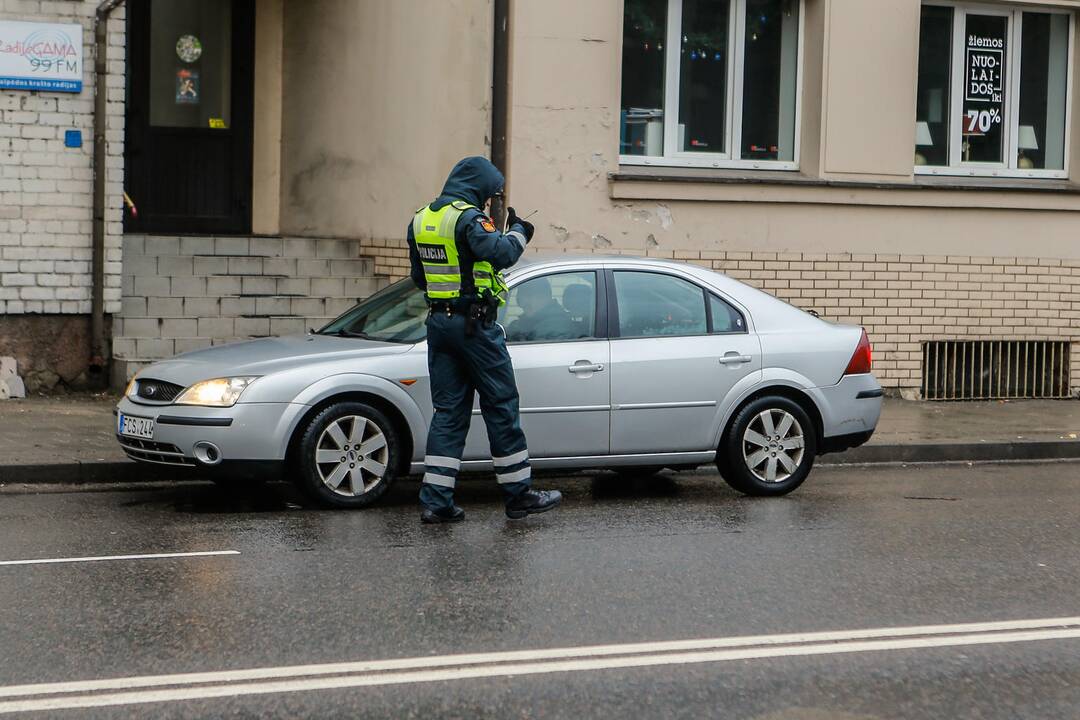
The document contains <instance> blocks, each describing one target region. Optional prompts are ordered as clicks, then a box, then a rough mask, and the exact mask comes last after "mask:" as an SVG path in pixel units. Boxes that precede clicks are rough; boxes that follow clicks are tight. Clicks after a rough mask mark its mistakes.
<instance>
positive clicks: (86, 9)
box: [0, 0, 125, 315]
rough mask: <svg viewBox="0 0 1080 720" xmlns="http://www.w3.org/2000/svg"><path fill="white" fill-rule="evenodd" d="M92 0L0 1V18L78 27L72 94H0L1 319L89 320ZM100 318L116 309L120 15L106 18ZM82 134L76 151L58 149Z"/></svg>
mask: <svg viewBox="0 0 1080 720" xmlns="http://www.w3.org/2000/svg"><path fill="white" fill-rule="evenodd" d="M98 2H99V0H66V1H65V2H55V1H52V2H50V1H49V0H0V20H24V21H32V22H58V23H75V22H77V23H80V24H81V25H82V26H83V90H82V92H81V93H79V94H74V93H57V92H30V91H25V90H18V91H16V90H0V314H12V315H15V314H22V313H89V312H90V291H91V275H90V260H91V242H92V241H91V237H92V212H93V211H92V207H93V178H94V168H93V156H94V52H95V48H94V11H95V9H96V8H97V5H98ZM108 29H109V35H108V38H109V77H108V82H107V84H106V86H107V92H108V97H107V100H108V110H107V115H108V117H107V124H106V136H107V145H106V152H107V154H108V160H107V164H108V166H109V169H108V182H107V185H106V197H105V202H106V226H105V312H107V313H116V312H119V311H120V284H121V253H122V232H123V230H122V215H121V212H122V206H123V196H122V193H123V181H124V178H123V173H124V171H123V154H124V137H123V136H124V52H125V39H124V7H123V6H122V5H121V6H120V7H119V8H117V9H116V10H114V11H113V14H112V16H111V18H110V20H109V28H108ZM66 130H80V131H82V136H83V146H82V147H81V148H69V147H65V146H64V132H65V131H66Z"/></svg>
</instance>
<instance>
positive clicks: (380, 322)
mask: <svg viewBox="0 0 1080 720" xmlns="http://www.w3.org/2000/svg"><path fill="white" fill-rule="evenodd" d="M427 312H428V309H427V303H425V302H424V293H423V291H422V290H420V289H419V288H417V287H416V285H414V284H413V282H412V280H409V279H407V278H406V279H405V280H400V281H398V282H396V283H394V284H393V285H391V286H390V287H387V288H384V289H382V290H380V291H379V292H377V293H375V294H374V295H372V296H371V297H369V298H367V299H366V300H364V301H363V302H361V303H360V304H359V305H357V306H356V307H354V308H352V309H350V310H347V311H346V312H345V313H344V314H342V315H340V316H339V317H338V318H336V319H335V320H332V321H331V322H330V323H329V324H327V325H325V326H323V327H322V328H321V329H320V330H318V331H317V333H318V334H319V335H338V336H341V337H357V338H363V339H365V340H378V341H381V342H393V343H418V342H420V341H422V340H423V339H424V338H425V337H427V326H426V325H425V321H426V320H427Z"/></svg>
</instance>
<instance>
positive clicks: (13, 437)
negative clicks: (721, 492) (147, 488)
mask: <svg viewBox="0 0 1080 720" xmlns="http://www.w3.org/2000/svg"><path fill="white" fill-rule="evenodd" d="M116 400H117V398H116V397H115V396H101V395H96V396H91V395H72V396H67V397H60V398H31V399H27V400H6V401H3V402H0V484H9V483H85V482H129V481H141V480H172V479H178V478H185V477H190V476H191V475H190V471H189V470H187V469H185V468H170V467H167V466H161V465H141V464H136V463H134V462H132V461H130V460H128V459H127V458H126V457H125V456H124V454H123V452H121V450H120V447H119V445H118V444H117V442H116V438H115V437H114V427H113V426H114V423H115V419H114V418H113V414H112V409H113V405H114V404H115V403H116ZM1078 436H1080V402H1077V401H1075V400H1018V401H1011V402H980V403H919V402H908V401H904V400H886V401H885V408H884V410H883V411H882V415H881V422H880V424H879V425H878V429H877V432H876V433H875V434H874V437H873V439H872V440H871V441H870V442H869V443H867V444H866V445H864V446H863V447H861V448H855V449H854V450H849V451H848V452H845V453H840V454H837V455H826V456H824V457H822V458H821V463H822V464H830V465H832V464H838V463H883V462H944V461H986V460H1049V459H1068V458H1074V459H1080V437H1078Z"/></svg>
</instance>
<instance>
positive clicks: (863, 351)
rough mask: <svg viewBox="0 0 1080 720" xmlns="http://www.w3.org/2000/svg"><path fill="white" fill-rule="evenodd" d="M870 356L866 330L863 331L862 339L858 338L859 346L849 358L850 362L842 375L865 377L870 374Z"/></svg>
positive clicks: (871, 361)
mask: <svg viewBox="0 0 1080 720" xmlns="http://www.w3.org/2000/svg"><path fill="white" fill-rule="evenodd" d="M871 355H872V353H871V351H870V338H868V337H867V336H866V330H863V331H862V337H861V338H859V345H858V347H856V348H855V354H854V355H852V356H851V362H849V363H848V365H847V370H845V371H844V374H845V375H865V374H866V373H868V372H870V367H871V366H872V365H873V358H872V357H871Z"/></svg>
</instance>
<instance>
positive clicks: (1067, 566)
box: [0, 464, 1080, 720]
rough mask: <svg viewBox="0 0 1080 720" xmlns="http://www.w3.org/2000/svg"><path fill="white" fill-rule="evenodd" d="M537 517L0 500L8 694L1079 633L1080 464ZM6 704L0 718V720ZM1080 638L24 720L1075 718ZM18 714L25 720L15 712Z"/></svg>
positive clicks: (171, 501)
mask: <svg viewBox="0 0 1080 720" xmlns="http://www.w3.org/2000/svg"><path fill="white" fill-rule="evenodd" d="M537 485H538V486H540V487H551V486H559V487H561V488H563V490H564V492H565V494H566V496H567V499H566V501H565V503H564V505H563V507H562V508H560V509H559V510H557V511H556V512H553V513H549V514H547V515H544V516H538V517H532V518H529V519H528V520H526V521H523V522H511V521H507V520H506V519H505V518H504V516H503V515H502V511H501V504H500V502H499V498H498V495H497V490H496V489H495V488H494V486H493V484H491V483H486V482H467V483H465V484H464V487H463V488H462V489H461V490H460V491H459V501H460V503H461V504H462V505H463V506H464V507H465V508H466V510H467V512H468V518H467V519H466V521H465V522H464V523H463V524H459V525H454V526H442V527H424V526H421V525H420V524H419V522H418V519H417V510H416V508H415V506H414V497H415V492H416V489H417V485H416V484H415V483H411V482H404V483H401V484H399V485H398V486H397V487H395V488H394V489H393V490H392V491H391V493H390V494H389V496H388V497H387V498H385V499H384V500H383V501H382V502H381V503H380V504H379V506H378V507H376V508H373V509H371V510H367V511H362V512H341V511H325V510H318V509H310V508H308V507H306V506H305V503H304V501H303V499H302V498H300V497H299V496H297V495H296V494H294V493H293V492H292V491H291V489H290V488H289V487H288V486H276V485H275V486H267V487H264V488H262V489H261V490H257V491H236V492H226V491H223V490H221V489H219V488H217V487H215V486H213V485H209V484H198V483H192V484H184V485H179V486H170V487H158V488H140V489H132V488H113V489H110V490H103V491H86V490H82V491H74V490H71V491H63V492H53V491H43V490H44V489H43V488H42V487H41V486H37V487H35V488H33V489H25V490H20V489H19V488H18V487H9V488H6V489H4V490H0V561H5V560H21V559H33V558H70V557H83V556H93V555H126V554H143V553H166V552H191V551H215V550H235V551H239V553H240V554H239V555H229V556H216V557H191V558H175V559H143V560H117V561H109V562H95V563H82V564H55V565H14V566H11V565H9V566H0V695H2V691H3V688H4V687H5V686H10V685H16V684H23V683H33V682H64V681H72V680H89V679H98V678H116V677H126V676H135V675H154V674H170V673H181V672H197V671H219V670H228V669H241V668H258V667H270V666H282V665H297V664H305V663H331V662H344V661H358V660H381V659H389V658H406V657H417V656H426V655H445V654H454V653H461V652H492V651H509V650H532V649H539V648H554V647H579V646H583V645H596V644H607V643H636V642H651V641H667V640H682V639H695V638H716V637H729V636H743V635H758V634H774V633H790V632H809V631H834V630H859V629H865V628H880V627H896V626H909V625H937V624H945V623H975V622H989V621H1005V620H1018V619H1028V618H1055V617H1065V616H1075V615H1080V594H1078V590H1080V530H1078V528H1077V523H1076V517H1077V511H1078V510H1080V464H1035V465H989V466H974V467H972V466H952V467H943V466H939V467H929V466H925V467H906V468H905V467H895V468H885V469H882V468H875V469H868V468H842V469H841V468H819V469H818V470H815V472H814V474H813V475H812V476H811V478H810V480H809V481H808V482H807V484H806V485H805V486H804V487H803V488H802V489H800V490H799V491H797V492H796V493H795V494H793V495H791V496H789V497H786V498H778V499H749V498H743V497H741V496H739V495H737V494H735V493H734V492H732V491H731V490H729V489H728V488H727V487H726V486H725V485H723V484H722V483H721V482H720V481H719V478H718V477H717V476H716V475H715V473H708V472H701V473H695V474H683V475H675V474H665V475H661V476H659V477H658V478H655V479H652V480H650V481H641V482H633V483H626V482H624V481H620V480H618V479H616V478H615V477H614V476H611V475H576V476H573V477H572V478H555V477H546V478H543V479H542V481H540V482H538V483H537ZM2 700H3V698H2V697H0V701H2ZM1078 709H1080V639H1054V640H1044V641H1038V642H1025V643H1015V644H987V645H977V646H967V647H942V648H928V649H906V650H892V651H881V652H865V653H854V654H830V655H816V656H809V657H777V658H765V659H753V660H734V661H726V662H714V663H706V664H674V665H663V666H658V667H642V668H620V669H598V670H585V671H574V672H563V673H555V674H551V673H547V674H536V675H527V676H523V677H515V678H507V677H493V678H478V679H465V680H447V681H437V682H423V683H411V684H398V685H387V686H379V687H354V688H345V689H332V690H317V691H304V692H296V693H270V694H258V695H250V696H246V697H228V698H221V699H213V700H205V699H202V700H183V701H177V702H166V703H155V704H137V705H127V706H119V707H107V708H96V709H78V710H62V711H60V710H56V711H48V712H39V713H31V714H28V715H25V716H26V717H35V718H36V717H80V718H82V717H92V718H99V717H100V718H118V717H168V718H172V717H177V718H187V717H207V718H209V717H235V718H248V717H250V718H256V717H326V718H329V717H442V716H453V717H552V718H556V717H579V718H584V717H590V718H591V717H695V718H697V717H746V718H759V719H761V720H765V719H768V720H779V719H784V720H787V719H796V718H798V719H800V720H801V719H807V720H816V719H818V718H821V719H822V720H824V719H825V718H838V719H839V720H849V719H851V718H913V717H926V718H941V717H965V718H967V717H976V718H978V717H985V718H1033V717H1039V718H1072V717H1076V716H1077V714H1078V712H1080V710H1078ZM15 716H16V717H18V716H20V715H15Z"/></svg>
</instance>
